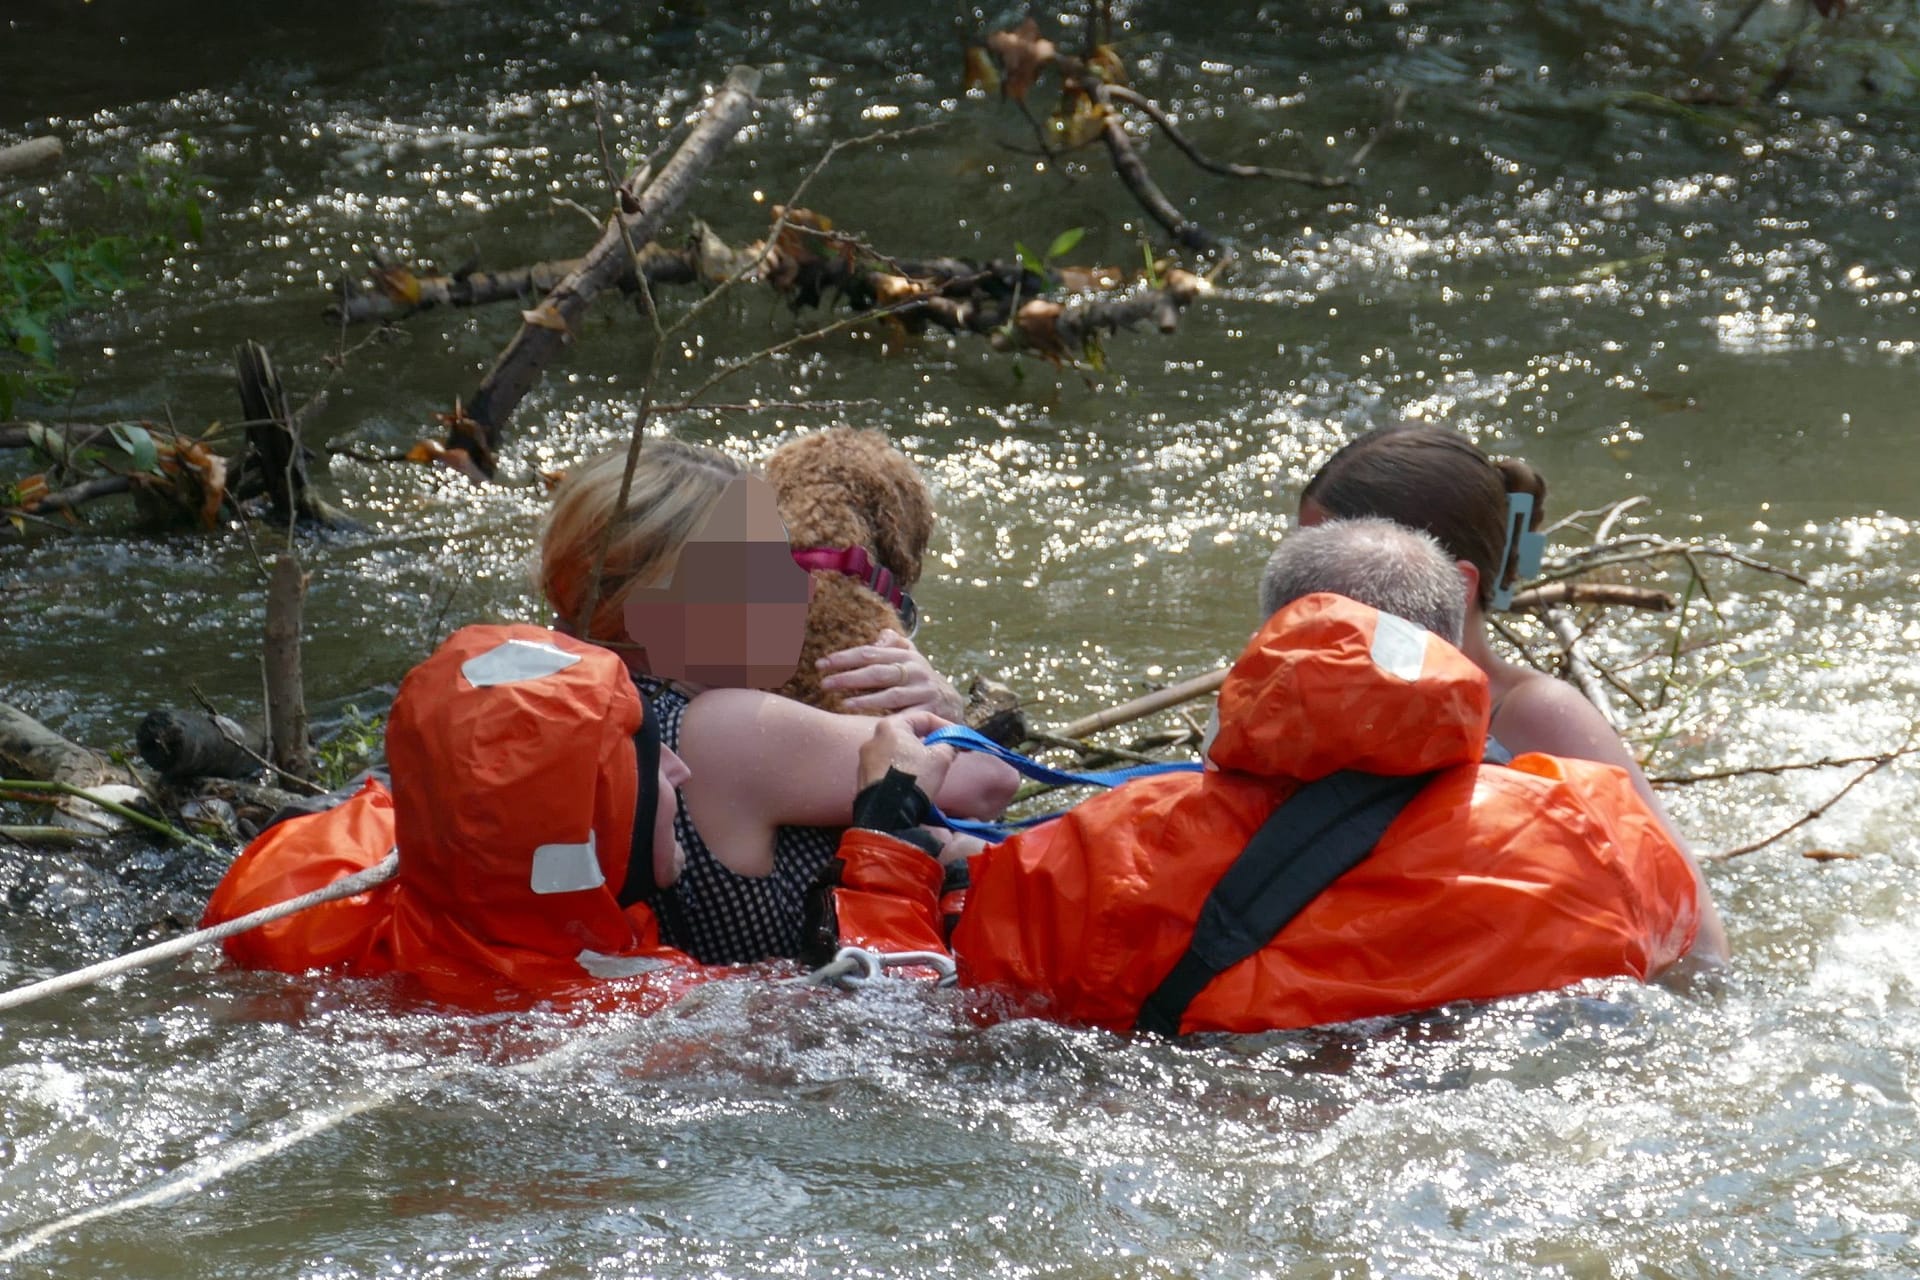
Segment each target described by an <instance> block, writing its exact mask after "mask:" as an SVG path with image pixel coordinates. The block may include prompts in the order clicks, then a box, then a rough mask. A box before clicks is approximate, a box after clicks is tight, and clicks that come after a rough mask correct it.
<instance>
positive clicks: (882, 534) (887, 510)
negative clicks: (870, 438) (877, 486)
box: [873, 445, 933, 588]
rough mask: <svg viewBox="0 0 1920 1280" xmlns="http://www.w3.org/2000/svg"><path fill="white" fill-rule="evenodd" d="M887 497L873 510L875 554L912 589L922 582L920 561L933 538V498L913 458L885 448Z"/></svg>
mask: <svg viewBox="0 0 1920 1280" xmlns="http://www.w3.org/2000/svg"><path fill="white" fill-rule="evenodd" d="M886 459H887V466H886V468H885V470H884V472H883V474H884V476H885V478H886V484H885V486H884V487H885V489H886V490H887V491H888V493H887V498H886V500H885V501H883V502H882V503H881V504H880V505H879V507H878V508H876V510H875V511H874V522H873V524H874V541H875V542H876V543H878V544H879V545H877V546H876V547H874V554H876V555H878V556H879V557H880V559H881V561H882V562H883V563H885V564H886V565H887V567H888V568H890V569H892V570H893V572H894V574H895V575H896V576H897V577H898V578H899V579H900V585H901V586H902V587H907V588H911V587H912V586H913V585H914V584H915V583H917V582H919V581H920V568H921V564H920V562H921V559H922V557H924V556H925V555H926V553H927V543H928V542H929V541H931V540H932V538H933V495H932V494H930V493H928V492H927V482H926V481H925V480H924V479H922V478H921V475H920V468H918V467H916V466H914V465H913V459H911V458H909V457H907V455H906V454H904V453H901V452H900V451H899V450H898V449H895V448H894V447H893V446H892V445H887V446H886Z"/></svg>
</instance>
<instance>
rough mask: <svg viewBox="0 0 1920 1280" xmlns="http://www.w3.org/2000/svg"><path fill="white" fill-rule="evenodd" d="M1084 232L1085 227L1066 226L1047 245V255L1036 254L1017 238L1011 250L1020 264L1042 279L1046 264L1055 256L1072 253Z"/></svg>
mask: <svg viewBox="0 0 1920 1280" xmlns="http://www.w3.org/2000/svg"><path fill="white" fill-rule="evenodd" d="M1086 234H1087V229H1086V228H1085V227H1068V228H1067V229H1066V230H1065V231H1062V232H1061V233H1060V234H1059V235H1057V236H1055V237H1054V238H1053V243H1052V244H1050V245H1048V246H1047V256H1046V257H1044V258H1042V257H1039V256H1037V255H1036V254H1035V253H1034V252H1033V250H1031V249H1029V248H1027V246H1026V245H1024V244H1022V243H1020V242H1019V241H1018V240H1015V241H1014V242H1013V251H1014V253H1015V254H1017V255H1018V256H1019V258H1020V265H1021V266H1023V267H1025V268H1026V269H1027V270H1029V271H1031V272H1033V274H1035V275H1037V276H1039V277H1040V278H1041V279H1042V280H1044V279H1046V277H1047V264H1048V263H1050V262H1052V261H1053V260H1054V259H1055V258H1059V257H1063V256H1065V255H1066V254H1069V253H1072V252H1073V248H1074V246H1075V245H1077V244H1079V243H1080V238H1081V237H1082V236H1084V235H1086Z"/></svg>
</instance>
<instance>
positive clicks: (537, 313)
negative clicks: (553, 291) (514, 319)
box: [520, 302, 573, 336]
mask: <svg viewBox="0 0 1920 1280" xmlns="http://www.w3.org/2000/svg"><path fill="white" fill-rule="evenodd" d="M520 318H521V319H522V320H524V321H526V322H527V323H528V324H530V325H532V326H533V327H534V328H536V329H551V330H553V331H554V332H555V333H559V334H566V335H568V336H571V335H572V333H573V330H571V329H569V328H568V327H567V318H566V317H565V316H563V315H561V314H560V312H559V311H557V310H556V309H555V308H554V305H553V304H552V303H551V302H542V303H541V304H540V305H539V306H537V307H535V308H533V309H532V310H531V311H522V312H521V313H520Z"/></svg>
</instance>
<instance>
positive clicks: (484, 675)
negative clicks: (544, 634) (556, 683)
mask: <svg viewBox="0 0 1920 1280" xmlns="http://www.w3.org/2000/svg"><path fill="white" fill-rule="evenodd" d="M578 661H580V655H579V654H577V653H568V652H567V651H566V650H565V649H561V648H559V647H557V646H555V645H550V644H547V643H545V642H543V641H539V640H505V641H502V642H501V643H499V644H497V645H495V646H494V647H493V648H491V649H489V650H487V651H486V652H485V653H483V654H480V655H479V656H478V657H474V658H468V659H467V660H466V661H465V662H463V663H461V664H460V674H461V675H463V676H465V677H466V678H467V683H469V684H471V685H472V686H473V687H474V688H476V689H484V688H486V687H487V686H489V685H496V684H512V683H514V682H515V681H517V680H538V679H540V678H541V677H542V676H550V675H552V674H554V673H555V672H556V671H565V670H566V669H567V668H568V667H570V666H572V665H573V664H574V663H576V662H578Z"/></svg>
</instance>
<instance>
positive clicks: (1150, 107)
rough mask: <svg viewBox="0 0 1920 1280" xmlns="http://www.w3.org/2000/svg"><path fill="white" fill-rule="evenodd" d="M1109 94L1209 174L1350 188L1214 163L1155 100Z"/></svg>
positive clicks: (1297, 174) (1111, 89) (1323, 179)
mask: <svg viewBox="0 0 1920 1280" xmlns="http://www.w3.org/2000/svg"><path fill="white" fill-rule="evenodd" d="M1105 92H1106V94H1107V96H1108V97H1110V98H1115V99H1118V100H1119V101H1121V102H1124V103H1126V104H1127V105H1128V106H1132V107H1138V108H1139V109H1140V110H1141V112H1143V113H1144V114H1145V115H1146V117H1147V118H1148V119H1149V120H1151V121H1153V122H1154V123H1155V124H1156V125H1159V126H1160V132H1162V133H1164V134H1166V135H1167V140H1168V141H1169V142H1171V143H1173V145H1174V146H1176V147H1178V148H1179V149H1180V153H1181V154H1182V155H1184V156H1186V158H1187V159H1189V160H1191V161H1193V162H1194V164H1196V165H1198V166H1199V167H1200V168H1202V169H1205V170H1206V171H1207V172H1208V173H1217V174H1219V175H1220V176H1222V177H1225V178H1277V179H1279V180H1280V181H1282V182H1295V183H1299V184H1300V185H1301V186H1303V187H1318V188H1320V189H1322V190H1326V189H1329V188H1333V187H1344V186H1347V185H1348V184H1349V179H1347V178H1343V177H1339V176H1337V175H1333V176H1330V175H1327V174H1322V173H1308V172H1306V171H1305V170H1304V169H1269V168H1266V167H1264V166H1261V165H1257V164H1233V163H1230V162H1227V161H1223V160H1214V159H1212V158H1210V157H1208V156H1206V155H1204V154H1203V153H1202V152H1201V151H1200V149H1199V148H1198V147H1196V146H1194V145H1193V142H1192V140H1191V139H1189V138H1188V137H1187V136H1186V135H1185V134H1184V133H1181V132H1180V129H1179V126H1177V125H1175V124H1174V123H1173V119H1172V117H1170V116H1169V115H1168V114H1167V113H1166V111H1165V110H1164V109H1163V108H1162V107H1161V106H1160V104H1159V103H1157V102H1155V101H1154V100H1153V99H1152V98H1149V97H1147V96H1146V95H1145V94H1144V93H1137V92H1135V91H1134V90H1132V89H1129V88H1127V87H1126V86H1125V85H1118V84H1110V85H1107V86H1105Z"/></svg>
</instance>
